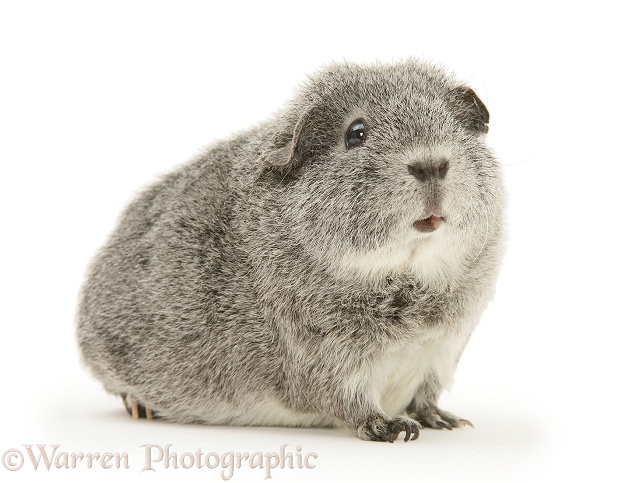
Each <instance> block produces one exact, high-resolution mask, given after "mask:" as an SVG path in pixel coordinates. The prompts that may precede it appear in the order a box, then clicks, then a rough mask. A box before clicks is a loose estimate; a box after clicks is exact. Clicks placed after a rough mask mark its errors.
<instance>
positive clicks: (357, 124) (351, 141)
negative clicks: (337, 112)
mask: <svg viewBox="0 0 636 483" xmlns="http://www.w3.org/2000/svg"><path fill="white" fill-rule="evenodd" d="M365 138H366V134H365V127H364V121H363V120H362V119H358V120H356V121H353V122H352V123H351V125H350V126H349V128H348V129H347V134H346V136H345V144H346V146H347V149H351V148H354V147H356V146H360V145H361V144H362V143H363V142H364V140H365Z"/></svg>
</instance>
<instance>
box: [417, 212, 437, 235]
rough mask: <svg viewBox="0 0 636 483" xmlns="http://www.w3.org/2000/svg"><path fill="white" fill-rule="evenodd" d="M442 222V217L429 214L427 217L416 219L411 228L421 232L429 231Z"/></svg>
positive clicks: (435, 228) (432, 230)
mask: <svg viewBox="0 0 636 483" xmlns="http://www.w3.org/2000/svg"><path fill="white" fill-rule="evenodd" d="M442 223H444V218H442V217H440V216H435V215H431V216H429V217H428V218H424V219H422V220H417V221H415V222H414V223H413V228H415V229H416V230H417V231H420V232H422V233H431V232H434V231H435V230H437V229H438V228H439V227H440V226H442Z"/></svg>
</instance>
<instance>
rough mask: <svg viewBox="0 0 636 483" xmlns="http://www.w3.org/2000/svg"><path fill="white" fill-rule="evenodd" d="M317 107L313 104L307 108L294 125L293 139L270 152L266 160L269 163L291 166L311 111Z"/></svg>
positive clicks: (276, 165)
mask: <svg viewBox="0 0 636 483" xmlns="http://www.w3.org/2000/svg"><path fill="white" fill-rule="evenodd" d="M315 109H316V107H315V106H312V107H310V108H309V109H307V110H306V111H305V112H303V114H302V115H301V116H300V119H299V120H298V122H297V123H296V126H294V132H293V135H292V140H291V141H290V142H289V143H287V144H286V145H285V146H283V147H280V148H278V149H274V150H273V151H272V152H271V153H269V154H268V155H267V156H266V158H265V162H266V163H267V164H269V165H270V166H273V167H279V168H280V167H285V166H289V165H290V164H292V163H293V162H294V159H295V158H296V154H297V151H298V145H299V143H300V136H301V134H302V132H303V129H305V127H306V126H307V124H308V123H309V119H310V117H311V113H312V112H313V111H314V110H315Z"/></svg>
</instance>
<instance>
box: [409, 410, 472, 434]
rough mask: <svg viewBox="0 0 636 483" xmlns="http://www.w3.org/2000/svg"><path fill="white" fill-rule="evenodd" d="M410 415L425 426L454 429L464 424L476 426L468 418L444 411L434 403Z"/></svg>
mask: <svg viewBox="0 0 636 483" xmlns="http://www.w3.org/2000/svg"><path fill="white" fill-rule="evenodd" d="M409 416H411V417H412V418H413V419H415V420H416V421H418V422H419V423H420V424H421V425H422V426H424V427H425V428H433V429H449V430H452V429H453V428H459V427H462V426H470V427H471V428H474V427H475V426H473V424H472V423H471V422H470V421H468V420H467V419H461V418H458V417H457V416H455V415H454V414H452V413H449V412H447V411H442V410H441V409H440V408H438V407H437V406H434V405H431V406H426V407H424V408H422V409H420V410H418V411H416V412H413V413H410V414H409Z"/></svg>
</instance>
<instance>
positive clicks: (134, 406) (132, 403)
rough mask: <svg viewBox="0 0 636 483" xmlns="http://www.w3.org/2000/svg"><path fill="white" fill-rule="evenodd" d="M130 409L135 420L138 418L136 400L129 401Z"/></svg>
mask: <svg viewBox="0 0 636 483" xmlns="http://www.w3.org/2000/svg"><path fill="white" fill-rule="evenodd" d="M130 409H131V411H132V414H131V416H132V418H133V419H134V420H135V421H136V420H138V419H139V404H137V401H131V403H130Z"/></svg>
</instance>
